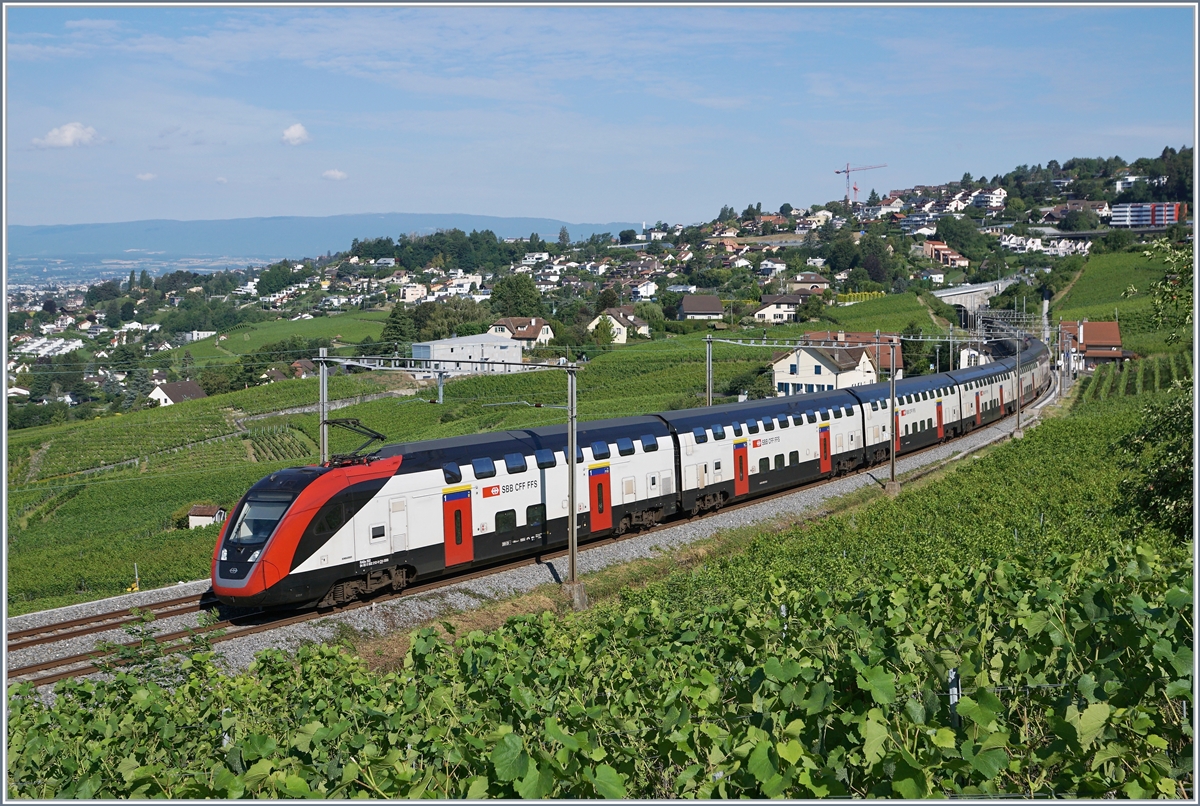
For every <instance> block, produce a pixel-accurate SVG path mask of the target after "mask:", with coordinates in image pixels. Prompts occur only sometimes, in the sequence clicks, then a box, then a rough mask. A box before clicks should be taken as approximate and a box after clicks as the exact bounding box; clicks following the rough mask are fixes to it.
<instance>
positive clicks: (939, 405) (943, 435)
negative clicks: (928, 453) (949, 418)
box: [937, 400, 946, 439]
mask: <svg viewBox="0 0 1200 806" xmlns="http://www.w3.org/2000/svg"><path fill="white" fill-rule="evenodd" d="M937 430H938V439H945V438H946V429H945V428H944V427H943V426H942V401H940V400H939V401H938V402H937Z"/></svg>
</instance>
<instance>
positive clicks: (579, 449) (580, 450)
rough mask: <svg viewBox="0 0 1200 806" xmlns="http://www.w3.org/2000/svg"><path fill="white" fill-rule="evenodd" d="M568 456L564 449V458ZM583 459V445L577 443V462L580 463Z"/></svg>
mask: <svg viewBox="0 0 1200 806" xmlns="http://www.w3.org/2000/svg"><path fill="white" fill-rule="evenodd" d="M566 458H567V452H566V451H565V450H564V451H563V459H564V460H565V459H566ZM582 461H583V446H582V445H576V446H575V464H579V463H580V462H582Z"/></svg>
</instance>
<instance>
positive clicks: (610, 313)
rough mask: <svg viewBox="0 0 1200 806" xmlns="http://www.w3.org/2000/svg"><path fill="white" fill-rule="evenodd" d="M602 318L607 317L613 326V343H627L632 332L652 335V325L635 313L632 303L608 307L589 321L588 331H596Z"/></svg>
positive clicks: (640, 334)
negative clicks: (618, 306)
mask: <svg viewBox="0 0 1200 806" xmlns="http://www.w3.org/2000/svg"><path fill="white" fill-rule="evenodd" d="M602 319H607V320H608V324H609V326H610V327H611V328H612V334H613V344H625V343H626V342H627V341H628V340H629V335H630V334H631V333H632V334H634V335H639V336H647V337H648V336H649V335H650V325H649V324H648V323H646V322H643V321H642V320H641V319H639V318H637V317H636V316H634V315H633V306H632V305H623V306H621V307H620V308H608V309H606V310H605V311H604V313H602V314H600V315H599V316H597V317H596V318H595V319H593V320H592V321H590V322H588V326H587V329H588V332H589V333H591V332H592V331H594V330H595V329H596V327H597V326H598V325H599V324H600V321H601V320H602Z"/></svg>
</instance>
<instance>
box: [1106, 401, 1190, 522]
mask: <svg viewBox="0 0 1200 806" xmlns="http://www.w3.org/2000/svg"><path fill="white" fill-rule="evenodd" d="M1194 400H1195V397H1194V393H1193V390H1192V384H1191V383H1190V382H1189V383H1186V384H1184V383H1181V382H1180V381H1175V385H1174V387H1173V388H1172V389H1171V391H1170V393H1169V394H1168V395H1167V396H1165V397H1164V398H1162V399H1159V400H1153V401H1152V402H1151V403H1149V404H1148V405H1146V406H1145V407H1144V408H1143V409H1142V412H1141V422H1140V423H1139V424H1138V426H1137V427H1136V428H1135V429H1134V430H1133V431H1132V432H1130V433H1129V434H1127V435H1126V436H1125V437H1124V438H1122V439H1121V440H1120V442H1118V450H1119V451H1120V454H1121V463H1122V465H1123V466H1124V469H1125V472H1126V475H1125V478H1123V479H1122V480H1121V485H1120V488H1121V492H1122V495H1121V496H1120V499H1119V500H1120V501H1121V502H1122V503H1121V505H1120V506H1121V507H1122V509H1123V510H1124V511H1125V512H1126V513H1128V514H1132V515H1134V516H1135V517H1137V518H1138V519H1139V520H1141V521H1143V522H1144V523H1147V524H1151V525H1154V526H1158V527H1160V528H1162V529H1165V530H1166V531H1167V532H1169V533H1171V534H1173V535H1174V536H1175V537H1176V538H1178V539H1179V540H1180V541H1185V540H1188V539H1189V538H1191V536H1192V508H1193V502H1192V472H1193V471H1192V465H1193V464H1194V458H1193V456H1192V421H1193V418H1194V417H1195V409H1194V405H1193V403H1194Z"/></svg>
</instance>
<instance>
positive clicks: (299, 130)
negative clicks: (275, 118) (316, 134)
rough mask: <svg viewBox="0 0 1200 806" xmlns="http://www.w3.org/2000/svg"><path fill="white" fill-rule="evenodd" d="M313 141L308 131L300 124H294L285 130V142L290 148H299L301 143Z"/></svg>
mask: <svg viewBox="0 0 1200 806" xmlns="http://www.w3.org/2000/svg"><path fill="white" fill-rule="evenodd" d="M311 139H312V138H311V137H309V136H308V130H307V129H305V128H304V126H303V125H302V124H300V123H293V124H292V125H291V126H288V127H287V128H286V129H284V130H283V142H285V143H287V144H288V145H290V146H298V145H300V144H301V143H307V142H308V141H309V140H311Z"/></svg>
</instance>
